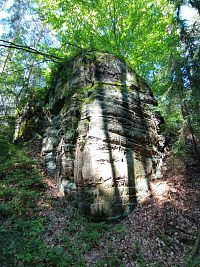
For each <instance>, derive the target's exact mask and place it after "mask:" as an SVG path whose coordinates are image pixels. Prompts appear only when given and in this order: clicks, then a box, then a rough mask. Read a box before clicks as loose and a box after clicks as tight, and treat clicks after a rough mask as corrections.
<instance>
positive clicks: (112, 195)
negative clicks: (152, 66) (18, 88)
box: [42, 52, 163, 219]
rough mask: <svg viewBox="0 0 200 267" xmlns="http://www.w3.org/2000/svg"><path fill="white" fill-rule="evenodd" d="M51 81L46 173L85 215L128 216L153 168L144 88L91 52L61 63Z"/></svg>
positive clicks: (156, 159) (152, 121)
mask: <svg viewBox="0 0 200 267" xmlns="http://www.w3.org/2000/svg"><path fill="white" fill-rule="evenodd" d="M55 79H56V80H55V86H54V88H53V89H52V90H51V92H50V95H49V99H48V103H47V105H46V114H47V113H49V114H51V119H50V120H49V127H47V128H46V131H45V134H44V138H43V146H42V156H43V158H44V161H45V164H46V167H47V169H48V171H49V172H50V173H51V174H52V175H55V177H56V178H57V181H58V185H59V187H60V190H62V191H63V193H64V194H65V195H67V196H70V198H71V199H72V200H73V201H75V202H76V203H77V205H78V207H79V208H81V209H82V210H83V211H84V212H85V213H88V214H90V215H91V216H93V217H96V218H101V219H109V218H116V217H120V216H123V215H125V214H127V213H128V212H129V211H130V210H131V209H133V207H134V206H135V205H136V202H137V200H138V199H139V198H140V197H142V196H144V194H146V193H147V192H148V190H149V181H150V179H152V178H154V177H156V175H157V172H158V166H159V164H160V156H161V152H160V148H161V147H162V143H163V137H162V136H161V135H159V134H158V130H159V129H158V128H159V123H160V122H159V120H158V118H156V116H155V115H154V114H153V112H152V111H151V107H152V106H154V105H155V100H154V98H153V95H152V92H151V90H150V88H149V87H148V85H147V84H146V83H145V82H144V81H143V80H142V79H141V78H140V77H139V76H138V75H137V74H136V73H135V72H134V71H133V70H130V69H129V68H128V67H127V66H126V65H125V64H124V63H123V62H122V61H121V60H120V59H118V58H116V57H115V56H113V55H110V54H107V53H97V52H95V53H87V54H85V55H84V56H80V57H78V58H76V59H75V60H74V61H72V62H71V63H70V64H66V66H63V68H62V69H61V70H60V73H59V74H58V75H57V77H56V78H55Z"/></svg>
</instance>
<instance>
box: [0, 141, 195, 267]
mask: <svg viewBox="0 0 200 267" xmlns="http://www.w3.org/2000/svg"><path fill="white" fill-rule="evenodd" d="M9 149H10V146H9ZM12 149H13V150H12V158H11V159H10V160H9V161H8V160H6V161H5V159H4V162H3V164H2V165H1V168H0V176H1V179H0V181H1V184H0V186H1V193H0V199H1V201H2V202H1V205H0V215H1V217H0V221H1V226H0V247H1V250H0V266H2V267H7V266H8V267H10V266H52V267H53V266H58V267H60V266H64V267H68V266H77V267H79V266H88V267H90V266H99V267H100V266H127V267H128V266H141V267H142V266H158V267H160V266H185V267H189V266H191V267H195V266H196V267H197V266H200V260H199V258H200V257H199V256H200V254H199V251H198V252H197V254H196V256H195V257H194V258H193V259H192V258H191V257H190V255H191V251H192V249H193V247H194V244H195V240H196V238H197V233H198V229H199V222H200V209H199V208H200V199H199V192H200V191H199V190H200V183H199V181H200V172H199V169H198V165H197V163H196V161H195V159H194V158H193V157H188V158H187V159H185V160H178V159H177V160H172V156H171V154H170V152H168V153H166V157H165V164H164V167H163V177H162V178H161V179H158V180H155V181H152V182H151V184H150V187H151V188H150V193H149V195H147V196H146V197H145V198H144V199H143V200H141V202H140V203H138V205H137V207H136V208H135V209H134V210H133V211H132V212H131V213H130V214H129V215H128V216H127V217H126V218H125V219H122V220H121V221H118V222H115V223H109V224H108V223H104V222H102V223H95V222H92V221H90V220H89V219H88V218H86V217H84V216H82V215H81V214H80V213H79V212H78V210H77V209H76V208H74V207H73V206H72V205H71V204H70V202H69V201H67V199H66V198H64V197H63V196H62V195H61V193H60V192H59V191H58V189H57V186H56V183H55V180H54V179H52V178H51V177H48V176H47V175H46V173H45V171H44V170H43V169H42V168H41V165H40V164H38V162H40V155H39V153H38V152H37V150H35V151H32V152H31V153H30V152H29V153H28V155H29V157H31V158H32V159H30V158H29V157H27V156H25V154H26V153H27V152H26V153H25V150H24V148H23V147H17V148H12ZM26 151H27V150H26ZM38 172H39V173H40V174H38ZM41 173H42V174H41ZM38 177H40V178H38Z"/></svg>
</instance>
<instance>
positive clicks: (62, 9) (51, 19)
mask: <svg viewBox="0 0 200 267" xmlns="http://www.w3.org/2000/svg"><path fill="white" fill-rule="evenodd" d="M37 2H38V3H39V7H40V12H41V15H42V16H43V18H45V21H47V22H48V23H49V25H51V27H52V28H53V29H54V30H55V31H56V33H57V36H58V38H59V40H60V51H59V53H60V55H61V54H62V55H66V56H70V55H72V54H74V53H75V52H76V51H79V50H80V51H81V50H82V51H84V50H87V49H89V50H100V51H101V50H104V51H105V50H106V51H109V52H111V53H114V54H116V55H118V56H121V57H123V58H125V59H126V60H127V61H128V62H129V63H130V64H131V66H132V67H134V68H135V69H137V70H138V71H140V72H141V73H143V75H145V74H147V73H148V72H149V71H150V70H151V71H152V70H156V64H162V62H163V59H164V58H165V59H166V57H168V55H169V44H171V45H172V44H173V45H175V44H174V43H175V42H176V34H175V32H173V34H171V32H169V30H168V28H169V27H170V31H174V30H173V24H172V19H173V7H172V5H170V4H169V2H168V1H165V0H162V1H154V3H152V2H151V1H150V0H148V1H147V0H140V1H123V2H122V1H111V0H106V1H103V2H102V1H73V0H72V1H67V2H66V1H63V0H59V1H53V2H52V1H48V0H41V1H39V0H38V1H37Z"/></svg>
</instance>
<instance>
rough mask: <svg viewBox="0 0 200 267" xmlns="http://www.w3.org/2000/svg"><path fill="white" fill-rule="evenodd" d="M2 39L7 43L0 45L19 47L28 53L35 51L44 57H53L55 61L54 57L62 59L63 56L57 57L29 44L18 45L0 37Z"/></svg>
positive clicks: (34, 52) (0, 45)
mask: <svg viewBox="0 0 200 267" xmlns="http://www.w3.org/2000/svg"><path fill="white" fill-rule="evenodd" d="M0 41H1V42H2V43H5V44H0V47H6V48H12V49H18V50H22V51H25V52H28V53H33V54H37V55H41V56H44V57H48V58H51V60H52V61H55V60H54V59H57V60H62V58H60V57H57V56H55V55H52V54H48V53H44V52H41V51H38V50H36V49H34V48H31V47H29V46H25V45H18V44H15V43H13V42H9V41H6V40H2V39H0ZM55 62H56V61H55Z"/></svg>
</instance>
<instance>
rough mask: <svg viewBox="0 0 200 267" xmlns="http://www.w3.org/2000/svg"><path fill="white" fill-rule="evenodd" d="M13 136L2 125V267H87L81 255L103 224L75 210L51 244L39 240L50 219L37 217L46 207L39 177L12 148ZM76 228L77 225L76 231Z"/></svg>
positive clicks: (22, 154) (34, 163) (24, 156)
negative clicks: (42, 204) (42, 200)
mask: <svg viewBox="0 0 200 267" xmlns="http://www.w3.org/2000/svg"><path fill="white" fill-rule="evenodd" d="M12 134H13V132H12V130H10V128H9V127H8V126H5V125H1V128H0V248H1V249H0V263H1V266H2V267H7V266H8V267H11V266H59V267H60V266H85V260H84V259H83V253H85V252H87V251H88V250H90V249H91V248H92V247H95V246H97V245H98V242H99V240H100V237H101V234H102V233H103V231H105V229H106V225H105V224H104V223H100V224H96V223H93V222H91V221H89V220H88V219H87V218H84V217H82V216H81V215H79V214H78V213H77V212H76V211H75V212H74V215H73V216H72V217H71V220H70V222H66V223H65V229H64V231H65V232H63V234H62V235H61V234H59V233H58V234H57V235H55V240H54V244H53V245H49V244H48V242H47V241H46V240H45V239H44V238H43V236H44V235H45V232H46V231H48V217H45V216H40V214H42V212H43V211H44V210H45V209H47V208H45V207H42V206H41V205H40V204H39V202H40V199H42V198H43V197H44V196H45V184H44V182H43V176H42V173H41V171H40V167H39V166H38V163H37V161H36V160H33V159H30V158H29V157H28V156H27V152H28V151H27V149H26V148H25V147H23V146H21V145H14V144H12ZM48 201H53V200H48ZM62 212H63V213H67V212H69V211H68V210H67V209H63V210H62ZM77 225H81V228H80V229H79V230H77V228H76V226H77ZM74 236H76V238H75V239H74Z"/></svg>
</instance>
